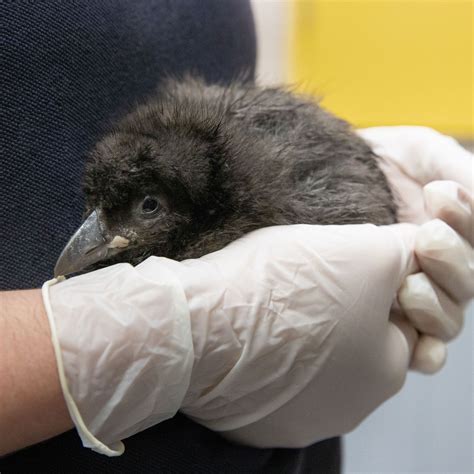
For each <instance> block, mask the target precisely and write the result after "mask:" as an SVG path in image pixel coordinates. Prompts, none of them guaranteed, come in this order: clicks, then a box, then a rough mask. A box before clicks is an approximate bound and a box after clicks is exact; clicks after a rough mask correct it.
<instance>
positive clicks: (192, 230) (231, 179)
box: [56, 77, 396, 274]
mask: <svg viewBox="0 0 474 474" xmlns="http://www.w3.org/2000/svg"><path fill="white" fill-rule="evenodd" d="M84 191H85V194H86V201H87V209H88V212H89V213H92V214H91V216H90V217H89V219H88V220H87V221H86V222H85V223H84V225H83V226H82V227H81V229H80V230H79V231H78V232H77V233H76V234H75V236H74V237H73V238H72V239H71V241H70V243H69V244H68V246H67V247H66V249H65V250H64V251H63V254H62V256H61V258H60V260H59V261H58V265H57V267H56V273H57V274H65V273H71V272H76V271H79V270H82V269H83V268H85V267H88V266H90V265H91V264H95V266H104V265H110V264H112V263H117V262H123V261H125V262H130V263H132V264H138V263H139V262H141V261H142V260H143V259H145V258H146V257H148V256H150V255H159V256H165V257H169V258H173V259H177V260H182V259H186V258H194V257H200V256H202V255H205V254H207V253H210V252H213V251H215V250H218V249H220V248H222V247H224V246H225V245H226V244H228V243H230V242H231V241H233V240H235V239H237V238H238V237H240V236H242V235H243V234H245V233H248V232H250V231H252V230H255V229H258V228H261V227H266V226H272V225H284V224H302V223H304V224H354V223H374V224H391V223H393V222H395V221H396V206H395V203H394V198H393V196H392V193H391V191H390V188H389V186H388V184H387V181H386V179H385V176H384V175H383V173H382V172H381V170H380V169H379V167H378V164H377V157H376V156H375V155H374V154H373V152H372V151H371V150H370V148H369V147H368V146H367V144H365V142H363V140H362V139H360V138H359V137H358V136H357V135H355V134H354V133H353V132H352V130H351V129H350V126H349V125H348V124H347V123H346V122H344V121H343V120H340V119H338V118H336V117H334V116H333V115H331V114H330V113H329V112H327V111H325V110H324V109H322V108H321V107H320V106H319V105H317V104H316V103H315V102H313V101H312V100H310V99H308V98H306V97H303V96H299V95H295V94H293V93H290V92H288V91H286V90H283V89H279V88H260V87H257V86H255V85H252V84H246V83H239V82H236V83H234V84H232V85H230V86H227V87H222V86H217V85H206V84H205V83H204V82H202V81H201V80H199V79H192V78H189V77H188V78H186V79H184V80H182V81H176V80H168V81H166V82H165V83H163V84H162V85H161V87H160V88H159V90H158V93H157V95H156V96H155V97H153V98H151V99H150V100H149V101H148V102H146V103H145V104H143V105H142V106H140V107H138V108H137V109H136V110H135V111H134V112H132V113H131V114H129V115H128V116H127V117H125V118H124V119H123V120H122V121H121V122H120V123H119V124H118V125H117V126H116V127H115V128H114V129H113V131H112V132H111V133H110V134H109V135H107V136H106V137H105V138H104V139H103V140H101V141H100V142H99V143H98V144H97V146H96V148H95V149H94V151H93V152H92V154H91V156H90V160H89V161H88V163H87V166H86V171H85V178H84ZM117 236H120V237H117ZM114 237H117V238H115V240H114Z"/></svg>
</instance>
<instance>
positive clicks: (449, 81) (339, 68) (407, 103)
mask: <svg viewBox="0 0 474 474" xmlns="http://www.w3.org/2000/svg"><path fill="white" fill-rule="evenodd" d="M473 7H474V4H473V2H472V1H469V0H467V1H458V0H444V1H424V0H418V1H392V0H379V1H377V0H372V1H369V0H352V1H340V0H313V1H312V0H306V1H305V0H293V11H292V13H293V15H292V46H291V48H290V51H291V59H290V64H291V67H290V71H291V73H290V81H291V82H293V83H296V84H297V85H298V87H299V88H300V90H303V91H305V92H311V93H314V94H315V95H320V96H323V98H324V100H323V104H324V105H325V106H326V107H328V108H329V109H330V110H332V111H334V112H335V113H336V114H339V115H340V116H342V117H345V118H346V119H348V120H349V121H351V122H352V123H354V124H356V125H357V126H371V125H382V124H385V125H395V124H417V125H427V126H431V127H434V128H436V129H438V130H440V131H444V132H446V133H449V134H453V135H457V136H459V137H465V138H472V137H474V124H473V105H474V104H473V83H474V81H473V20H474V13H473Z"/></svg>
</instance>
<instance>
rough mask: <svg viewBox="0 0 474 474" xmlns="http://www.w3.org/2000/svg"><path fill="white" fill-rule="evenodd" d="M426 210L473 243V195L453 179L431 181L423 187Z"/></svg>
mask: <svg viewBox="0 0 474 474" xmlns="http://www.w3.org/2000/svg"><path fill="white" fill-rule="evenodd" d="M423 195H424V200H425V207H426V210H427V211H428V212H429V214H430V215H431V216H432V217H433V218H438V219H441V220H442V221H444V222H446V223H447V224H448V225H449V226H451V227H452V228H453V229H455V230H456V231H457V232H459V234H461V236H462V237H464V238H465V239H466V240H467V241H468V242H469V243H470V244H471V245H474V212H473V209H474V196H473V195H470V194H469V192H468V190H467V189H465V188H464V187H463V186H461V185H460V184H458V183H456V182H454V181H433V182H432V183H429V184H427V185H426V186H425V187H424V188H423Z"/></svg>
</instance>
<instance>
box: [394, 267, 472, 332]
mask: <svg viewBox="0 0 474 474" xmlns="http://www.w3.org/2000/svg"><path fill="white" fill-rule="evenodd" d="M398 300H399V303H400V306H401V308H402V310H403V313H404V314H405V315H406V317H407V318H408V319H409V320H410V321H411V323H412V324H413V326H414V327H415V328H416V329H418V331H419V332H420V333H422V334H426V335H429V336H434V337H436V338H438V339H441V340H443V341H449V340H450V339H453V338H454V337H456V336H457V335H458V333H459V332H460V331H461V328H462V325H463V319H464V314H463V307H462V306H461V305H460V304H457V303H455V302H454V301H453V300H452V299H451V298H450V297H449V296H448V295H447V294H446V293H445V292H444V291H443V290H442V289H441V288H439V287H438V286H437V285H436V284H435V283H434V282H432V281H431V280H430V279H429V278H428V277H427V276H426V275H425V274H424V273H416V274H415V275H409V276H408V277H407V278H406V280H405V281H404V283H403V285H402V287H401V288H400V291H399V293H398Z"/></svg>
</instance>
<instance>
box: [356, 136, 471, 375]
mask: <svg viewBox="0 0 474 474" xmlns="http://www.w3.org/2000/svg"><path fill="white" fill-rule="evenodd" d="M359 134H360V136H361V137H362V138H364V139H365V140H366V141H367V142H368V143H369V144H370V145H371V147H372V149H373V150H374V152H375V153H376V154H377V155H379V156H380V157H382V159H383V161H382V168H383V170H384V172H385V174H386V176H387V178H388V179H389V181H390V184H391V186H392V188H393V189H394V190H395V192H396V195H397V198H398V205H399V211H400V212H399V219H400V220H401V221H402V222H412V223H418V224H424V225H423V226H422V228H421V230H420V232H419V234H418V238H417V242H416V247H415V251H416V255H417V257H418V260H419V262H420V265H421V268H422V270H423V273H418V274H416V275H411V276H409V277H408V278H407V279H406V281H405V282H404V284H403V287H402V290H401V292H400V295H399V301H400V304H401V307H402V311H403V313H404V314H405V315H406V317H408V319H409V320H410V322H411V324H413V325H414V327H416V328H417V329H418V330H419V332H420V338H419V340H418V342H417V344H416V348H415V352H414V355H413V358H412V362H411V366H412V368H414V369H415V370H418V371H420V372H425V373H433V372H436V371H438V370H439V369H440V368H441V367H442V366H443V364H444V361H445V358H446V351H447V349H446V345H445V344H444V343H443V342H442V341H449V340H450V339H452V338H454V337H455V336H456V335H457V334H458V333H459V331H460V329H461V327H462V322H463V313H464V307H465V305H466V302H467V301H468V300H469V299H470V298H472V297H474V251H473V248H472V245H473V244H474V235H473V232H474V212H473V209H474V191H473V175H474V158H473V155H472V153H469V152H468V151H467V150H465V149H464V148H463V147H461V146H460V145H459V144H458V143H457V142H456V141H455V140H453V139H452V138H450V137H447V136H444V135H442V134H440V133H438V132H436V131H435V130H432V129H429V128H425V127H376V128H369V129H365V130H360V131H359ZM433 218H438V219H439V220H436V221H433V222H428V223H427V221H428V220H429V219H433ZM441 221H442V222H441Z"/></svg>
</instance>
